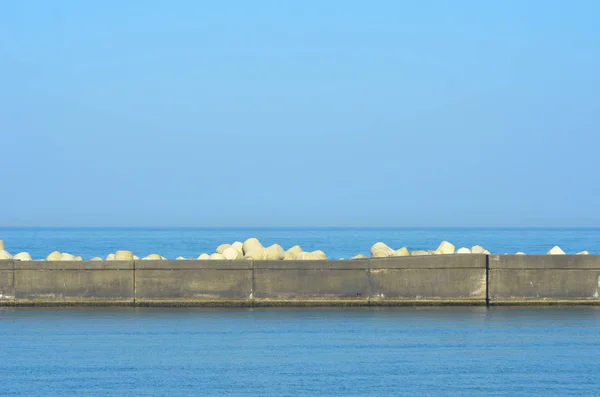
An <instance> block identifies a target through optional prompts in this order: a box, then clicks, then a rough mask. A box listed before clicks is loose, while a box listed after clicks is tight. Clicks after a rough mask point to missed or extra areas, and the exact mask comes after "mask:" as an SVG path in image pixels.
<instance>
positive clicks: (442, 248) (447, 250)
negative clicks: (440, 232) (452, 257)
mask: <svg viewBox="0 0 600 397" xmlns="http://www.w3.org/2000/svg"><path fill="white" fill-rule="evenodd" d="M435 252H436V253H438V254H454V253H455V252H456V247H455V246H454V244H452V243H449V242H448V241H442V242H441V243H440V245H439V246H438V247H437V249H436V250H435Z"/></svg>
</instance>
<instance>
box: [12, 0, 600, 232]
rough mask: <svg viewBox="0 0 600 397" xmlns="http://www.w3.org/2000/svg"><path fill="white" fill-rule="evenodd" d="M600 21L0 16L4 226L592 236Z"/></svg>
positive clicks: (303, 13)
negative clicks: (479, 230)
mask: <svg viewBox="0 0 600 397" xmlns="http://www.w3.org/2000/svg"><path fill="white" fill-rule="evenodd" d="M599 18H600V1H595V0H590V1H585V0H577V1H567V0H564V1H549V0H540V1H533V0H529V1H523V0H514V1H509V0H503V1H479V0H477V1H466V0H464V1H463V0H458V1H396V0H390V1H373V2H368V1H347V0H340V1H333V0H331V1H321V0H319V1H306V0H304V1H294V2H292V1H289V2H288V1H279V0H277V1H275V0H274V1H211V2H209V1H192V0H190V1H183V0H179V1H148V0H144V1H141V0H140V1H75V0H74V1H60V0H56V1H17V0H13V1H1V2H0V184H1V185H0V186H1V189H0V226H349V225H354V226H549V225H552V226H600V177H599V175H598V173H599V171H600V156H599V153H600V147H599V146H600V135H599V132H600V128H599V127H600V98H599V93H600V23H599V22H598V19H599Z"/></svg>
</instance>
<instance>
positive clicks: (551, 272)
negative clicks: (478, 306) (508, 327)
mask: <svg viewBox="0 0 600 397" xmlns="http://www.w3.org/2000/svg"><path fill="white" fill-rule="evenodd" d="M599 295H600V256H599V255H526V256H525V255H490V257H489V300H490V303H491V304H496V305H501V304H513V305H514V304H553V303H554V304H560V303H567V304H568V303H571V304H573V303H577V304H600V298H599Z"/></svg>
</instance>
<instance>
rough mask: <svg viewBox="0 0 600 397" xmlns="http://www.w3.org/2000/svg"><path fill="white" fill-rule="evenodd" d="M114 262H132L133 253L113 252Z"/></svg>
mask: <svg viewBox="0 0 600 397" xmlns="http://www.w3.org/2000/svg"><path fill="white" fill-rule="evenodd" d="M115 260H117V261H132V260H133V252H131V251H117V252H115Z"/></svg>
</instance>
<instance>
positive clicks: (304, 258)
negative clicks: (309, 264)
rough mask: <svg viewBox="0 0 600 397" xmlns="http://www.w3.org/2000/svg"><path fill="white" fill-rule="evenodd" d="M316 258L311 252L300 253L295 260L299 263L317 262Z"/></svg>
mask: <svg viewBox="0 0 600 397" xmlns="http://www.w3.org/2000/svg"><path fill="white" fill-rule="evenodd" d="M317 259H318V258H317V257H316V255H314V254H313V253H312V252H301V253H299V254H298V255H297V256H296V260H299V261H307V260H313V261H314V260H317Z"/></svg>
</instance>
